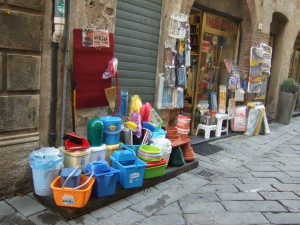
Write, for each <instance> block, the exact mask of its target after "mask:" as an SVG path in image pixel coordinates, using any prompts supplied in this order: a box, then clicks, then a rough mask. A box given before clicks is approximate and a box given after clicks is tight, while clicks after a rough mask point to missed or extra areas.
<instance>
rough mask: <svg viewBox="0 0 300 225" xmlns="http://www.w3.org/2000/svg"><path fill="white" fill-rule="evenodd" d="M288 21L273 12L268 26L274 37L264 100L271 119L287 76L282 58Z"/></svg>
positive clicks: (274, 113)
mask: <svg viewBox="0 0 300 225" xmlns="http://www.w3.org/2000/svg"><path fill="white" fill-rule="evenodd" d="M288 21H289V20H288V18H287V17H286V16H285V15H284V14H283V13H281V12H273V16H272V22H271V24H270V32H271V36H272V35H273V36H274V44H273V46H272V47H273V55H272V69H271V76H270V78H269V84H268V92H267V99H266V106H267V115H268V116H269V117H271V118H275V117H276V114H277V105H278V94H279V85H280V83H281V81H282V80H283V79H284V78H286V77H287V76H288V73H287V71H286V68H283V64H284V63H283V61H284V57H286V49H285V42H286V32H285V31H286V25H287V23H288ZM285 72H286V74H285Z"/></svg>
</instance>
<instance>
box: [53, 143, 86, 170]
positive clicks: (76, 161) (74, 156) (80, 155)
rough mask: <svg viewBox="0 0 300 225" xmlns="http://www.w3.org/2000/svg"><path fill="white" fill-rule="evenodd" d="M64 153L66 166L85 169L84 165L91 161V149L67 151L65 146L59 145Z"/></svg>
mask: <svg viewBox="0 0 300 225" xmlns="http://www.w3.org/2000/svg"><path fill="white" fill-rule="evenodd" d="M59 149H60V150H61V152H62V153H63V154H64V166H65V167H73V168H75V167H77V166H79V167H80V169H81V170H82V171H83V170H84V166H86V165H87V164H88V163H89V162H90V157H91V149H89V148H88V149H85V150H81V151H67V150H66V149H65V147H64V146H61V147H59Z"/></svg>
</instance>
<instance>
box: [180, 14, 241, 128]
mask: <svg viewBox="0 0 300 225" xmlns="http://www.w3.org/2000/svg"><path fill="white" fill-rule="evenodd" d="M189 22H190V45H191V61H192V66H191V70H190V71H189V72H188V88H187V90H186V93H185V107H184V113H185V114H188V115H190V116H191V118H192V127H191V128H192V129H191V130H192V134H195V131H196V128H197V125H198V124H199V123H200V118H201V117H200V115H201V112H200V110H199V109H200V107H202V106H205V105H206V106H208V105H209V111H210V116H212V117H213V116H214V114H215V113H216V112H217V111H218V108H217V106H216V104H215V103H216V102H214V100H216V99H217V96H218V94H219V88H220V85H225V86H228V71H227V69H226V66H225V63H224V59H228V60H231V61H235V62H237V48H238V44H239V43H238V42H239V34H240V32H239V23H238V22H237V21H234V20H231V19H228V18H225V17H223V16H218V15H215V14H213V13H209V12H206V11H205V10H197V9H192V10H191V13H190V21H189ZM201 122H202V123H203V121H201ZM206 123H207V124H210V123H212V121H209V120H207V122H206Z"/></svg>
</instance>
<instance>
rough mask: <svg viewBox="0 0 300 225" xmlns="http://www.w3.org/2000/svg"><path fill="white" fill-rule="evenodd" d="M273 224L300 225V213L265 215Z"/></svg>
mask: <svg viewBox="0 0 300 225" xmlns="http://www.w3.org/2000/svg"><path fill="white" fill-rule="evenodd" d="M264 215H265V217H266V218H267V219H268V220H269V221H270V222H271V223H272V224H299V221H300V213H271V212H268V213H264Z"/></svg>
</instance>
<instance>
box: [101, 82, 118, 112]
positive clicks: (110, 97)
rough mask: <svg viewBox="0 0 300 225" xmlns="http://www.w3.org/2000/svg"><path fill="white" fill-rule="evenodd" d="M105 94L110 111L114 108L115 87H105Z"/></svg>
mask: <svg viewBox="0 0 300 225" xmlns="http://www.w3.org/2000/svg"><path fill="white" fill-rule="evenodd" d="M104 91H105V96H106V99H107V101H108V105H109V108H110V109H111V111H112V112H114V110H115V106H116V103H115V98H116V87H110V88H105V89H104Z"/></svg>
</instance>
